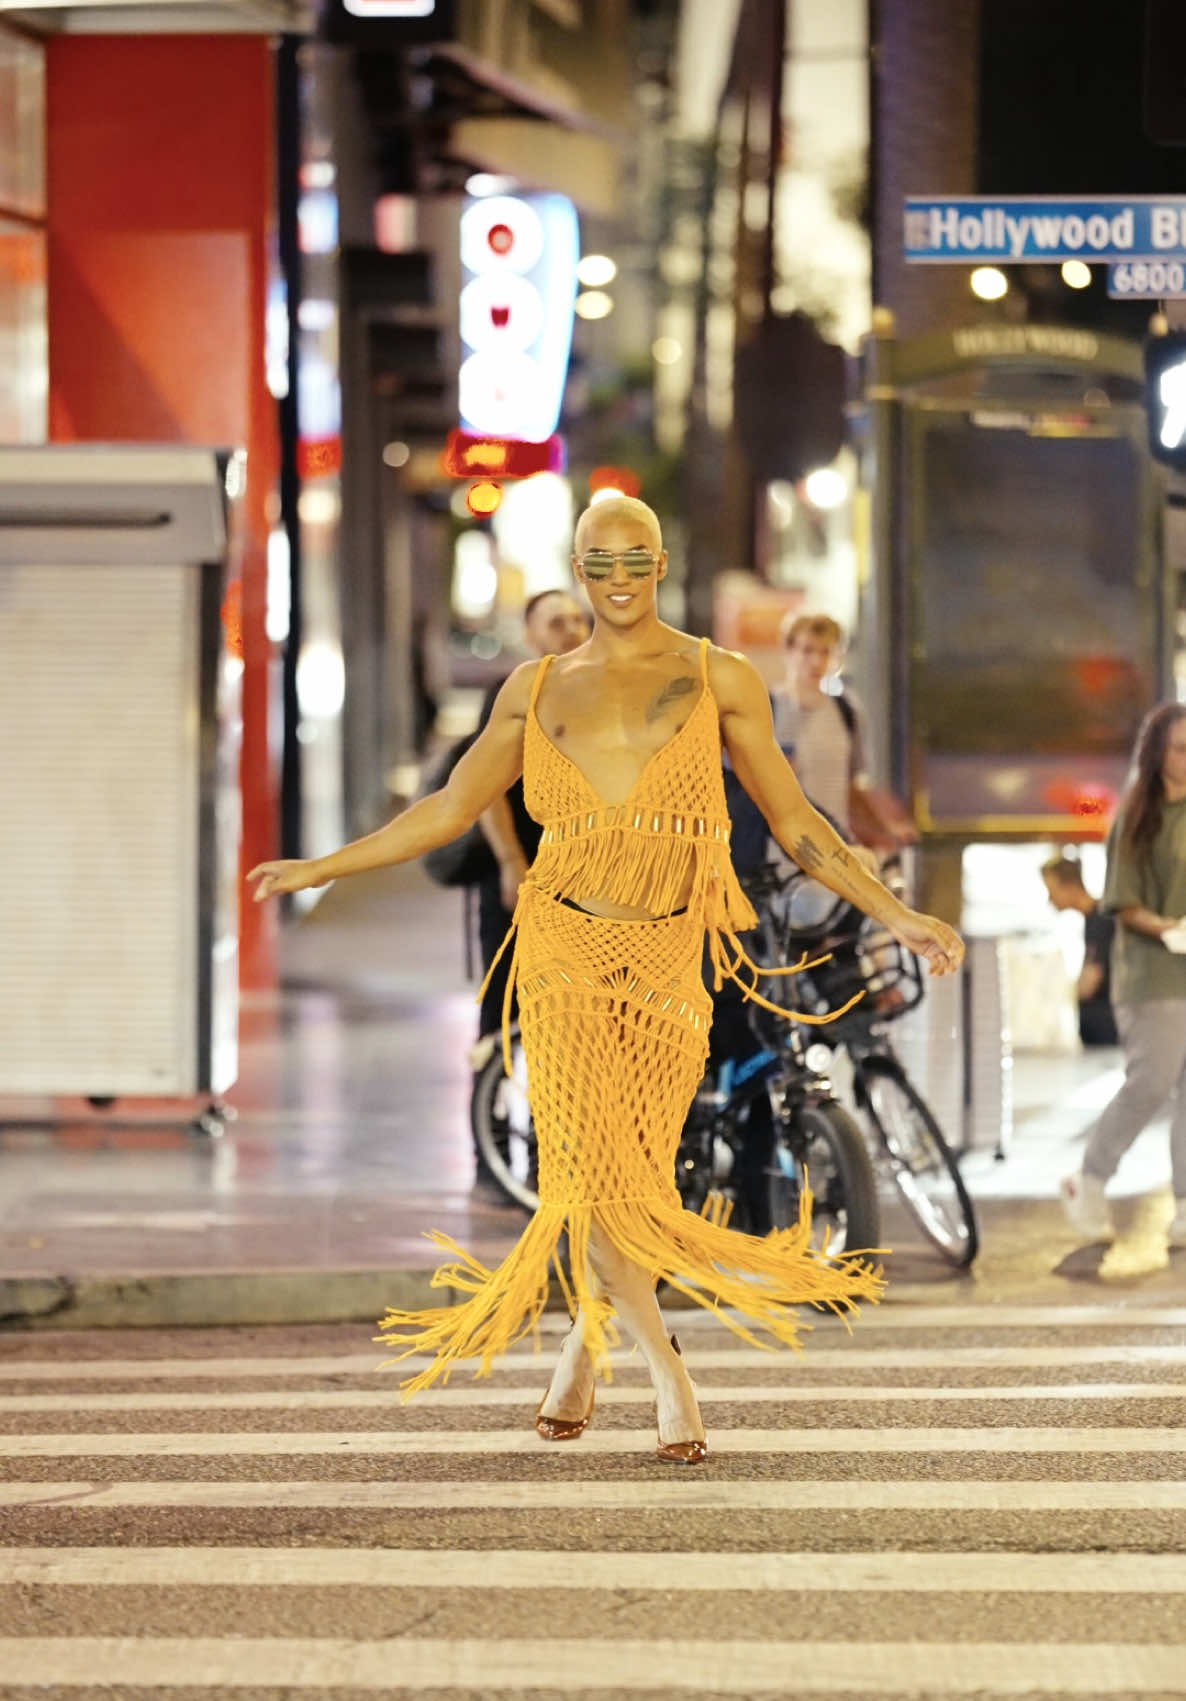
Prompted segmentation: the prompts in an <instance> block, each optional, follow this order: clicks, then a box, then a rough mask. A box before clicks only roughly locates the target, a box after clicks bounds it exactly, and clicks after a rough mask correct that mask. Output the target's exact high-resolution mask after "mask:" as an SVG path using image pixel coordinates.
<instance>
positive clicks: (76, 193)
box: [47, 36, 278, 987]
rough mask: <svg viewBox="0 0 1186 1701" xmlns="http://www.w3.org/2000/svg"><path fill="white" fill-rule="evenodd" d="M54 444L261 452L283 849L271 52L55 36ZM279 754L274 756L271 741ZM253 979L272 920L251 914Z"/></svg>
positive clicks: (256, 581) (248, 728) (254, 728)
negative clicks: (273, 539) (272, 535)
mask: <svg viewBox="0 0 1186 1701" xmlns="http://www.w3.org/2000/svg"><path fill="white" fill-rule="evenodd" d="M47 110H48V138H47V144H48V146H47V151H48V160H47V166H48V200H49V265H48V270H49V280H48V281H49V366H50V436H51V438H52V439H53V440H54V441H57V442H66V441H71V442H76V441H106V442H121V441H122V442H190V443H209V444H212V445H217V446H234V447H243V448H246V450H247V493H246V500H245V502H244V503H243V504H242V508H243V513H242V519H243V521H244V524H243V528H242V536H241V539H240V552H239V557H238V560H237V561H236V563H235V564H234V569H233V571H234V572H235V574H236V575H237V577H238V578H239V579H240V580H241V585H242V623H241V625H242V644H243V659H244V675H243V761H242V781H243V863H244V866H245V867H250V866H251V865H252V864H253V863H255V862H258V861H259V860H260V859H261V858H263V857H265V856H269V855H272V854H274V851H275V832H276V828H275V822H276V807H275V788H276V775H275V769H274V763H273V760H272V757H271V755H270V754H269V740H268V690H269V686H268V661H269V651H270V647H271V646H270V645H269V642H268V639H267V636H266V633H265V630H264V615H265V606H266V591H267V535H268V529H269V525H268V520H269V511H270V505H271V503H272V501H273V495H272V493H273V490H274V486H275V479H276V470H277V465H278V446H277V439H276V408H275V403H274V401H273V399H272V397H271V396H270V395H269V393H268V391H267V388H266V385H265V382H264V315H265V300H266V291H267V257H268V236H269V231H270V229H271V225H272V217H273V204H274V197H273V156H274V141H273V88H272V58H271V49H270V47H269V46H268V43H267V42H266V41H265V40H262V39H259V38H256V37H251V36H54V37H51V38H50V40H49V43H48V48H47ZM272 742H273V743H276V742H278V741H277V740H275V739H274V740H273V741H272ZM242 923H243V933H242V971H241V972H242V982H243V984H244V986H251V987H258V986H263V985H267V984H269V983H270V981H271V980H272V978H273V975H274V946H275V927H276V919H275V914H274V906H272V905H267V906H257V905H255V904H251V903H246V904H244V905H243V908H242Z"/></svg>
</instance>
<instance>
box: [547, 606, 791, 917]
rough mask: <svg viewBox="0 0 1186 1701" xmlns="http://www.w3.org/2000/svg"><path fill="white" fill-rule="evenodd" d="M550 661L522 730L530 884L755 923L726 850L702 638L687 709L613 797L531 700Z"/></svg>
mask: <svg viewBox="0 0 1186 1701" xmlns="http://www.w3.org/2000/svg"><path fill="white" fill-rule="evenodd" d="M551 660H552V658H551V656H545V657H544V659H543V661H542V662H541V663H540V665H539V668H538V670H537V672H536V676H535V680H534V683H533V685H532V690H531V703H530V707H529V709H528V711H527V722H526V727H525V730H524V735H523V794H524V798H525V801H526V804H527V808H528V811H529V813H530V814H531V815H532V816H533V817H534V819H535V820H536V821H538V822H539V823H540V825H541V826H542V828H543V833H542V835H541V838H540V843H539V850H538V852H537V853H536V858H535V861H534V862H533V863H532V866H531V876H530V877H531V882H532V884H533V885H534V886H536V887H537V888H538V889H539V890H540V891H542V892H544V893H546V894H547V895H548V896H549V897H552V898H581V897H594V896H595V897H598V898H603V899H605V900H607V901H608V902H610V903H614V904H623V905H632V906H634V907H636V908H638V909H645V910H647V911H649V912H650V914H651V915H656V916H662V915H669V914H670V913H671V912H672V910H674V909H675V908H676V906H677V905H679V904H683V903H687V904H688V907H689V909H690V911H691V912H692V913H693V914H695V915H696V916H697V917H698V918H700V919H702V920H703V923H704V925H705V926H707V927H708V928H710V929H714V930H715V929H717V928H721V929H724V930H725V931H727V932H729V933H736V932H739V931H744V929H746V928H748V927H753V926H755V925H756V922H757V917H756V916H755V914H754V911H753V908H752V906H751V904H750V902H749V899H748V898H747V897H746V896H745V893H744V892H743V891H742V890H741V887H740V885H739V884H738V880H737V876H736V874H735V873H734V871H733V864H732V862H731V860H730V857H729V813H728V809H727V806H726V803H725V786H724V780H723V778H722V771H721V738H720V729H719V725H718V720H717V706H716V700H715V699H714V697H713V695H712V691H711V689H710V688H709V684H708V639H707V638H704V639H702V640H701V643H700V682H701V683H700V695H699V697H698V698H697V699H696V702H695V705H694V707H693V709H692V711H691V713H690V714H689V716H688V718H687V720H686V721H685V722H684V723H683V725H682V726H681V727H680V729H679V731H678V732H675V733H673V734H672V736H671V737H670V738H669V739H668V740H667V742H666V743H665V744H663V745H661V746H660V748H659V749H658V750H656V751H655V753H654V755H652V756H651V758H650V759H649V761H648V762H647V764H646V766H645V767H644V768H643V770H642V772H641V774H639V776H638V778H637V780H635V782H634V785H633V786H632V787H631V790H630V793H629V795H628V797H627V798H626V800H625V802H624V803H617V804H608V803H605V802H604V801H603V800H602V798H600V797H599V796H598V794H597V792H596V791H594V789H593V787H592V786H591V785H590V783H589V781H588V780H587V779H586V778H585V776H584V774H583V773H582V772H581V770H580V769H579V768H578V767H577V765H576V763H575V762H573V761H572V759H571V758H570V757H568V756H566V755H565V753H564V752H563V751H562V750H560V749H559V748H558V747H557V746H556V745H555V744H553V742H552V740H551V739H550V738H549V737H548V735H547V733H546V732H545V731H544V729H543V727H542V726H541V725H540V723H539V716H538V714H537V713H536V702H537V699H538V697H539V693H540V687H541V686H542V684H543V681H544V678H545V677H546V675H547V671H548V667H549V665H550V663H551ZM689 891H690V892H691V897H690V898H688V897H686V896H685V894H686V893H688V892H689Z"/></svg>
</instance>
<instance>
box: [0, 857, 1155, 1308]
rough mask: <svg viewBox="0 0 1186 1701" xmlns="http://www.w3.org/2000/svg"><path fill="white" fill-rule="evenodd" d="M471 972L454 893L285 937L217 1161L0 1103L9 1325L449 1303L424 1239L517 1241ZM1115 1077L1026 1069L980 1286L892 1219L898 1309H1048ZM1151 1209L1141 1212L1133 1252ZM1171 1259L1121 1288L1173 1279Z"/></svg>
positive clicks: (63, 1108)
mask: <svg viewBox="0 0 1186 1701" xmlns="http://www.w3.org/2000/svg"><path fill="white" fill-rule="evenodd" d="M464 955H465V953H464V942H463V932H462V900H461V897H460V895H459V894H457V893H453V892H446V891H442V890H440V889H439V888H437V887H435V886H433V885H432V884H431V883H430V882H429V881H428V879H427V878H426V876H425V875H424V874H423V873H422V872H421V870H420V869H419V868H416V867H413V868H405V869H388V870H384V871H382V872H379V873H376V874H373V875H368V876H362V877H358V878H356V879H355V880H352V881H348V882H343V883H341V884H340V885H338V886H336V887H333V888H331V889H330V891H329V892H328V893H327V894H326V896H325V897H324V898H323V899H322V901H321V902H320V904H319V905H318V906H317V908H316V909H315V910H314V911H313V912H312V913H311V914H310V915H308V916H307V917H306V918H305V919H303V920H301V921H293V922H290V923H289V924H288V926H287V927H286V928H285V930H284V937H283V943H282V986H281V989H280V991H279V992H278V993H277V994H275V995H267V996H265V997H260V998H257V999H254V1000H252V1001H250V1002H249V1003H248V1004H247V1006H246V1008H245V1009H244V1011H243V1015H242V1023H241V1041H242V1044H241V1068H240V1078H239V1081H238V1083H237V1085H236V1086H235V1088H234V1089H233V1090H232V1092H231V1093H230V1094H229V1095H228V1099H229V1101H230V1103H231V1104H232V1105H233V1106H234V1107H235V1109H236V1111H237V1119H236V1120H235V1121H234V1122H233V1123H231V1124H230V1126H229V1128H228V1130H227V1132H226V1134H225V1135H224V1136H223V1137H222V1138H221V1139H208V1138H205V1137H202V1136H198V1135H195V1134H193V1133H191V1132H189V1131H188V1129H187V1126H186V1124H187V1122H188V1119H189V1116H190V1114H192V1110H191V1107H187V1106H180V1107H172V1108H174V1109H175V1111H176V1120H175V1121H173V1122H170V1120H169V1118H168V1116H167V1115H166V1116H162V1112H161V1107H160V1106H159V1105H151V1106H138V1105H137V1104H136V1103H135V1102H134V1101H129V1102H128V1103H126V1104H123V1103H121V1104H117V1105H115V1106H114V1107H113V1108H112V1109H111V1110H110V1111H109V1112H106V1113H103V1112H96V1111H95V1110H93V1109H92V1108H91V1107H90V1106H89V1105H86V1104H84V1103H82V1102H81V1101H77V1100H74V1101H57V1102H56V1103H55V1102H51V1101H43V1102H31V1101H28V1100H25V1101H21V1102H19V1103H16V1102H13V1101H8V1102H4V1101H0V1176H2V1181H3V1185H2V1188H0V1325H3V1324H7V1325H8V1326H10V1327H22V1326H27V1325H33V1324H36V1325H40V1326H49V1327H60V1328H85V1327H93V1326H100V1327H102V1326H112V1327H114V1326H119V1325H131V1324H153V1325H169V1324H211V1325H213V1324H230V1323H282V1322H308V1323H314V1322H322V1321H325V1322H329V1321H338V1320H363V1321H366V1320H370V1319H374V1318H376V1317H378V1316H379V1315H380V1314H381V1313H382V1311H383V1310H384V1308H385V1307H386V1306H387V1305H389V1304H391V1305H400V1306H414V1305H424V1304H435V1305H440V1304H447V1303H448V1302H449V1296H448V1293H447V1291H444V1290H439V1289H438V1290H430V1288H429V1277H430V1274H431V1272H432V1270H433V1269H434V1268H435V1266H436V1265H437V1264H438V1263H439V1262H440V1261H441V1255H440V1253H439V1251H438V1249H437V1248H436V1247H435V1246H433V1245H432V1244H431V1243H430V1242H429V1240H428V1239H427V1238H426V1233H427V1231H428V1230H429V1229H439V1230H442V1231H443V1232H444V1233H446V1234H448V1235H450V1236H452V1237H454V1238H455V1239H456V1240H458V1241H459V1242H460V1243H461V1244H462V1245H464V1246H465V1247H466V1248H467V1249H468V1250H469V1251H471V1252H473V1253H474V1255H475V1256H476V1257H477V1258H479V1259H480V1260H481V1261H482V1262H483V1263H486V1264H488V1265H491V1264H497V1263H498V1262H499V1261H500V1259H501V1258H502V1257H503V1256H504V1255H505V1254H506V1252H507V1251H509V1249H510V1247H511V1246H512V1245H513V1243H514V1241H515V1239H516V1238H517V1237H518V1234H519V1233H520V1231H521V1228H522V1224H523V1221H524V1218H523V1215H522V1213H521V1212H520V1211H519V1210H517V1209H516V1208H515V1207H512V1206H506V1207H504V1206H501V1205H498V1204H495V1203H493V1202H492V1201H491V1200H490V1199H488V1198H487V1197H486V1196H485V1195H484V1194H481V1195H479V1194H474V1193H472V1192H471V1184H472V1174H473V1166H472V1157H471V1143H470V1135H469V1127H468V1101H469V1067H468V1062H467V1052H468V1049H469V1046H470V1044H471V1043H472V1040H473V1037H474V1029H475V1019H476V1006H475V1002H474V997H475V989H474V987H473V986H472V984H469V983H467V982H466V979H465V973H464ZM1116 1068H1117V1054H1116V1053H1114V1052H1108V1053H1103V1054H1100V1055H1098V1056H1094V1057H1093V1056H1087V1055H1085V1056H1081V1057H1061V1056H1060V1057H1055V1058H1036V1059H1035V1058H1032V1057H1031V1058H1024V1057H1023V1058H1021V1059H1019V1062H1018V1068H1017V1070H1016V1080H1015V1098H1016V1118H1015V1134H1014V1139H1013V1143H1012V1146H1011V1150H1010V1154H1009V1157H1008V1160H1007V1161H1006V1162H1005V1163H1003V1164H996V1163H994V1162H993V1160H992V1158H991V1156H990V1155H989V1154H980V1153H977V1154H974V1155H973V1156H972V1157H971V1158H970V1159H969V1160H968V1163H967V1166H966V1174H967V1176H968V1179H969V1182H970V1185H971V1186H972V1189H973V1192H974V1193H975V1194H976V1196H977V1199H978V1201H979V1203H980V1207H981V1211H982V1216H983V1226H984V1229H985V1235H984V1239H985V1251H984V1253H983V1254H982V1258H981V1260H980V1261H979V1262H978V1265H977V1267H976V1270H975V1272H973V1273H972V1274H971V1275H964V1276H955V1275H953V1273H952V1272H950V1271H948V1270H947V1269H946V1267H945V1266H944V1265H943V1264H942V1261H941V1260H940V1259H938V1257H937V1256H935V1255H934V1254H932V1253H930V1252H929V1251H928V1250H927V1249H926V1248H925V1247H924V1246H922V1245H920V1244H919V1243H918V1237H917V1234H912V1232H911V1230H910V1227H909V1225H908V1224H907V1223H906V1222H905V1221H904V1219H903V1218H902V1217H901V1216H900V1215H894V1214H893V1212H892V1210H890V1211H887V1225H886V1226H887V1229H888V1230H889V1231H890V1237H892V1238H889V1237H887V1238H889V1243H890V1244H891V1245H893V1246H894V1247H895V1254H894V1258H893V1260H892V1261H891V1265H890V1274H891V1277H892V1278H893V1290H892V1291H894V1292H895V1293H902V1294H904V1293H905V1292H907V1291H908V1290H909V1289H910V1288H912V1287H919V1288H925V1289H926V1290H927V1292H928V1296H929V1297H931V1298H932V1299H934V1298H942V1297H944V1295H945V1293H948V1292H949V1293H950V1296H951V1298H952V1299H953V1300H954V1299H959V1298H961V1297H962V1298H966V1297H967V1291H968V1288H967V1285H968V1283H969V1282H976V1281H979V1280H984V1279H988V1278H991V1279H993V1280H994V1281H995V1280H997V1279H1003V1280H1005V1281H1006V1283H1007V1284H1009V1285H1014V1286H1018V1287H1023V1288H1024V1289H1025V1290H1026V1292H1027V1293H1032V1295H1033V1296H1034V1297H1037V1294H1038V1293H1039V1292H1041V1291H1047V1292H1049V1291H1052V1290H1051V1285H1050V1284H1051V1282H1054V1284H1055V1288H1054V1290H1053V1291H1059V1290H1058V1284H1059V1283H1060V1282H1062V1281H1064V1280H1065V1279H1066V1278H1067V1276H1068V1275H1070V1276H1073V1275H1074V1274H1075V1273H1076V1270H1075V1268H1074V1266H1073V1264H1072V1266H1071V1267H1070V1268H1069V1269H1060V1268H1059V1267H1058V1266H1057V1265H1056V1266H1055V1267H1054V1268H1052V1257H1051V1249H1052V1248H1053V1252H1054V1255H1055V1256H1058V1255H1061V1254H1062V1253H1066V1252H1067V1251H1068V1249H1069V1248H1070V1246H1071V1245H1072V1243H1073V1237H1068V1233H1067V1231H1066V1230H1065V1228H1064V1227H1063V1226H1062V1224H1061V1218H1060V1214H1059V1211H1058V1207H1057V1205H1056V1204H1055V1196H1056V1189H1057V1181H1058V1177H1059V1176H1060V1175H1061V1174H1063V1173H1064V1172H1065V1171H1066V1170H1067V1169H1069V1168H1072V1167H1074V1164H1075V1162H1076V1159H1077V1153H1078V1150H1079V1146H1078V1141H1079V1138H1080V1136H1081V1134H1082V1131H1083V1130H1084V1128H1085V1127H1086V1126H1087V1124H1088V1123H1089V1121H1090V1120H1091V1116H1092V1114H1093V1111H1094V1108H1095V1107H1096V1105H1097V1104H1098V1103H1100V1102H1102V1101H1103V1100H1104V1099H1106V1097H1107V1096H1108V1093H1109V1092H1110V1090H1111V1088H1112V1086H1113V1085H1114V1083H1115V1080H1116V1079H1117V1078H1118V1077H1117V1075H1116ZM51 1118H54V1119H57V1120H55V1121H54V1122H53V1123H52V1125H49V1119H51ZM1166 1168H1167V1160H1166V1144H1165V1138H1164V1132H1161V1133H1160V1134H1158V1133H1155V1132H1154V1131H1152V1130H1151V1131H1150V1134H1149V1135H1148V1136H1147V1137H1146V1138H1144V1139H1142V1140H1141V1141H1140V1142H1139V1143H1138V1147H1137V1148H1135V1149H1134V1153H1133V1154H1132V1155H1131V1156H1130V1158H1129V1159H1128V1160H1126V1164H1125V1167H1124V1169H1123V1170H1122V1172H1121V1175H1120V1178H1119V1182H1120V1191H1121V1192H1122V1193H1128V1194H1144V1193H1146V1192H1148V1191H1149V1190H1150V1189H1158V1188H1163V1187H1164V1180H1165V1171H1166ZM1163 1206H1164V1199H1163V1197H1159V1196H1155V1197H1154V1199H1153V1200H1152V1201H1146V1200H1141V1201H1140V1202H1139V1203H1138V1204H1137V1205H1134V1206H1133V1207H1132V1208H1131V1210H1130V1213H1129V1214H1130V1217H1131V1225H1132V1227H1133V1231H1134V1234H1135V1235H1136V1243H1139V1244H1140V1245H1141V1246H1143V1245H1144V1244H1145V1241H1146V1240H1147V1239H1148V1233H1149V1231H1150V1225H1152V1229H1153V1230H1154V1231H1155V1230H1156V1228H1157V1226H1158V1225H1159V1224H1160V1218H1161V1215H1165V1214H1167V1212H1166V1211H1165V1210H1164V1209H1163ZM1122 1210H1123V1207H1122ZM1154 1239H1156V1234H1155V1233H1154ZM1161 1245H1162V1251H1161V1254H1160V1255H1158V1254H1156V1253H1151V1252H1148V1251H1144V1252H1137V1253H1131V1254H1130V1256H1129V1264H1128V1265H1125V1264H1124V1262H1123V1259H1122V1260H1121V1265H1122V1267H1123V1269H1124V1272H1125V1273H1126V1274H1132V1273H1133V1269H1135V1270H1136V1273H1137V1274H1142V1273H1143V1274H1145V1275H1147V1276H1149V1275H1151V1276H1153V1277H1154V1278H1155V1279H1156V1280H1157V1282H1158V1283H1159V1284H1160V1282H1161V1280H1165V1281H1170V1280H1171V1279H1172V1277H1173V1272H1172V1271H1171V1270H1169V1269H1168V1268H1166V1266H1165V1259H1164V1240H1162V1243H1161ZM1134 1257H1135V1259H1136V1262H1135V1265H1134V1264H1133V1258H1134ZM1096 1264H1098V1258H1097V1259H1096ZM1130 1265H1131V1266H1132V1268H1130V1267H1129V1266H1130ZM1158 1271H1160V1272H1161V1274H1160V1276H1158V1274H1157V1272H1158ZM1177 1279H1178V1280H1179V1281H1180V1276H1179V1277H1178V1278H1177Z"/></svg>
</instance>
